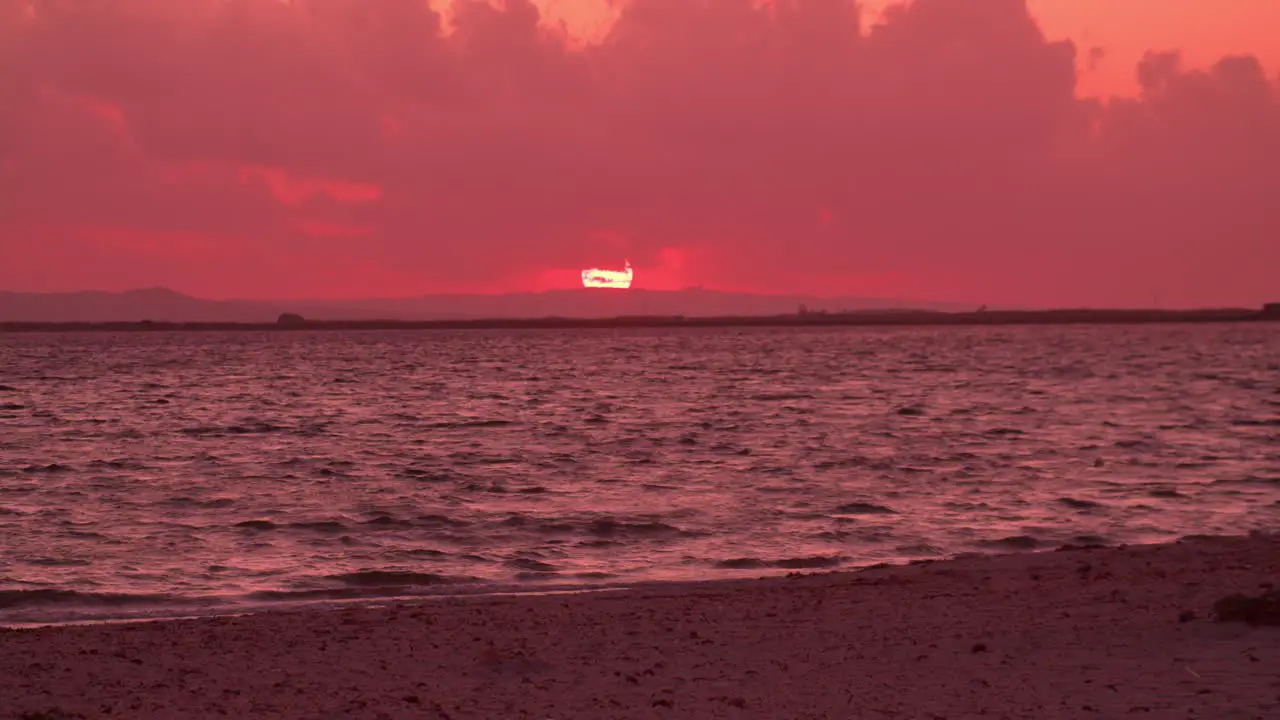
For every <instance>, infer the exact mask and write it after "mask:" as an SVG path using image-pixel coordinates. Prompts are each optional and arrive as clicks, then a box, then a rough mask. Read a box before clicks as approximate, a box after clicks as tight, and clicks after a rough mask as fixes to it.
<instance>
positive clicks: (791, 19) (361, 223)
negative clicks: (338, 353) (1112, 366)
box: [0, 0, 1280, 307]
mask: <svg viewBox="0 0 1280 720" xmlns="http://www.w3.org/2000/svg"><path fill="white" fill-rule="evenodd" d="M1278 101H1280V2H1275V0H1231V1H1230V2H1219V1H1217V0H1160V1H1159V2H1156V1H1155V0H914V2H905V3H904V2H894V1H892V0H866V2H863V3H855V2H853V0H771V1H769V0H612V1H611V0H542V1H540V2H533V1H532V0H505V2H504V1H501V0H495V2H493V3H489V2H484V1H482V0H457V1H456V2H448V0H438V1H435V2H432V3H428V2H426V1H425V0H112V2H58V1H55V0H0V290H5V289H7V290H17V291H37V292H49V291H67V290H82V289H101V290H124V289H130V288H140V287H154V286H164V287H169V288H172V289H175V290H179V291H182V292H186V293H190V294H194V295H199V296H203V297H211V298H304V297H307V298H350V297H372V296H378V297H393V296H410V295H420V294H427V293H445V292H486V293H489V292H508V291H522V290H546V289H555V288H570V287H575V286H578V285H579V284H580V270H581V269H582V268H584V267H614V268H619V269H620V268H621V267H622V263H623V261H624V259H630V261H631V263H632V265H633V266H634V268H635V281H634V287H636V288H648V289H678V288H682V287H689V286H700V287H706V288H716V289H725V290H745V291H752V292H788V293H810V294H817V295H842V296H857V295H862V296H878V297H899V298H916V299H927V300H938V301H956V302H972V303H985V304H990V305H993V306H1001V305H1017V306H1039V307H1044V306H1125V307H1132V306H1161V307H1190V306H1204V305H1244V306H1253V305H1258V304H1261V303H1263V302H1267V301H1280V282H1278V281H1277V278H1280V202H1277V201H1276V200H1275V198H1276V197H1280V102H1278Z"/></svg>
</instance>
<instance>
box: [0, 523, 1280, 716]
mask: <svg viewBox="0 0 1280 720" xmlns="http://www.w3.org/2000/svg"><path fill="white" fill-rule="evenodd" d="M1273 583H1280V538H1277V537H1275V536H1254V537H1250V538H1188V539H1184V540H1183V541H1180V542H1178V543H1174V544H1169V545H1156V546H1137V547H1129V548H1094V549H1083V548H1073V549H1064V550H1059V551H1057V552H1048V553H1039V554H1024V555H1007V556H993V557H965V558H959V559H956V560H948V561H942V562H933V563H921V564H915V565H910V566H897V567H881V568H872V569H868V570H864V571H861V572H856V573H832V574H817V575H803V576H792V577H786V578H773V579H764V580H751V581H729V582H715V583H700V584H671V585H655V586H647V587H641V588H633V589H628V590H622V591H608V592H597V593H579V594H570V595H544V596H507V597H472V598H452V599H444V600H439V601H431V602H423V603H416V604H412V605H398V606H394V607H383V608H359V609H357V608H352V609H340V610H328V611H304V612H276V613H263V614H257V615H252V616H241V617H221V618H204V619H197V620H176V621H164V622H145V623H132V624H115V625H96V626H64V627H46V628H38V629H17V630H12V629H11V630H6V631H3V632H0V678H4V679H3V681H0V714H2V715H3V716H4V717H15V718H80V717H84V718H93V717H127V718H202V717H245V718H248V717H253V718H339V717H354V718H454V719H461V718H537V719H538V720H546V719H555V720H562V719H565V720H567V719H568V718H677V717H679V718H948V719H954V718H969V717H987V718H1087V717H1098V718H1121V717H1138V718H1214V719H1217V720H1229V719H1231V718H1276V717H1280V628H1277V627H1270V626H1251V625H1248V624H1245V623H1243V622H1219V621H1217V619H1216V618H1215V616H1214V612H1213V607H1214V604H1215V602H1216V601H1217V600H1219V599H1220V598H1222V597H1223V596H1226V595H1230V594H1233V593H1243V594H1247V595H1257V594H1259V593H1261V592H1263V591H1265V590H1267V588H1268V586H1269V585H1270V584H1273Z"/></svg>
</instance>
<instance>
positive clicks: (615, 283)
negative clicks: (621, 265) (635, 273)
mask: <svg viewBox="0 0 1280 720" xmlns="http://www.w3.org/2000/svg"><path fill="white" fill-rule="evenodd" d="M631 278H632V272H631V261H630V260H627V261H626V265H625V269H623V270H603V269H601V268H587V269H585V270H583V271H582V287H585V288H610V289H613V290H626V289H628V288H630V287H631Z"/></svg>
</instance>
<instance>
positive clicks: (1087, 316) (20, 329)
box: [0, 305, 1280, 333]
mask: <svg viewBox="0 0 1280 720" xmlns="http://www.w3.org/2000/svg"><path fill="white" fill-rule="evenodd" d="M1278 321H1280V308H1276V307H1274V306H1272V305H1268V306H1266V307H1265V308H1263V309H1244V308H1204V309H1195V310H1119V309H1096V310H1090V309H1064V310H991V311H977V312H943V311H933V310H887V311H862V312H850V313H827V312H809V313H805V314H799V315H767V316H721V317H685V316H683V315H677V316H665V315H662V316H649V315H637V316H620V317H608V318H569V317H545V318H488V319H471V320H386V319H369V320H308V319H305V318H302V317H301V316H296V315H288V314H286V315H282V316H281V317H280V319H279V320H278V321H276V322H273V323H272V322H259V323H252V322H169V321H151V320H142V321H121V322H26V321H3V322H0V333H59V332H218V331H220V332H228V331H244V332H274V331H299V330H585V329H613V330H618V329H633V328H634V329H653V328H753V327H761V328H763V327H787V328H795V327H802V328H813V327H826V328H830V327H955V326H1006V325H1150V324H1185V323H1194V324H1203V323H1253V322H1278Z"/></svg>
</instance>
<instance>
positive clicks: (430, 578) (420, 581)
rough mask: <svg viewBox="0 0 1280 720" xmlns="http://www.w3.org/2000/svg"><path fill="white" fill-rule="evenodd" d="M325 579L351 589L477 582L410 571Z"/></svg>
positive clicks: (371, 573) (375, 571)
mask: <svg viewBox="0 0 1280 720" xmlns="http://www.w3.org/2000/svg"><path fill="white" fill-rule="evenodd" d="M325 579H326V580H334V581H337V582H340V583H342V584H344V585H348V586H350V587H362V588H370V587H404V586H414V585H452V584H456V583H463V582H469V581H470V582H474V581H475V578H464V577H452V576H449V575H441V574H439V573H422V572H412V571H408V570H360V571H358V572H351V573H339V574H337V575H326V576H325Z"/></svg>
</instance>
